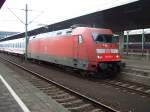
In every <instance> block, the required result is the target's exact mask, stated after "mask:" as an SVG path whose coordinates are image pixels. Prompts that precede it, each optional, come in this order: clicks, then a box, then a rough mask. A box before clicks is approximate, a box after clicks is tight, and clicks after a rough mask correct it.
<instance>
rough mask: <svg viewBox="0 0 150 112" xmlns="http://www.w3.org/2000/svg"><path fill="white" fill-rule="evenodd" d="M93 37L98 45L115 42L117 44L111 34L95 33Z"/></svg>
mask: <svg viewBox="0 0 150 112" xmlns="http://www.w3.org/2000/svg"><path fill="white" fill-rule="evenodd" d="M92 37H93V40H94V41H95V42H96V43H114V42H116V38H115V37H114V36H113V35H109V34H98V33H93V34H92Z"/></svg>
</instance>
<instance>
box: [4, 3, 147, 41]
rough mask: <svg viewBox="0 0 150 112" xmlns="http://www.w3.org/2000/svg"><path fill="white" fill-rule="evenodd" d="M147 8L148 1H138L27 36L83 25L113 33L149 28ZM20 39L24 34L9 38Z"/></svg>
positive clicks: (56, 24) (51, 26)
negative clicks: (105, 29) (110, 30)
mask: <svg viewBox="0 0 150 112" xmlns="http://www.w3.org/2000/svg"><path fill="white" fill-rule="evenodd" d="M149 7H150V1H149V0H140V1H137V2H133V3H130V4H126V5H122V6H118V7H114V8H111V9H107V10H103V11H98V12H95V13H91V14H88V15H83V16H80V17H76V18H72V19H69V20H65V21H61V22H58V23H54V24H50V25H48V26H46V27H47V28H44V27H41V28H38V29H34V30H31V31H29V32H28V35H35V34H38V33H43V32H48V31H54V30H60V29H66V28H69V27H70V26H72V25H73V24H85V25H89V26H93V27H99V28H109V29H112V30H113V32H123V31H125V30H132V29H141V28H149V27H150V14H149ZM20 37H24V33H21V34H19V35H14V36H12V37H11V38H20ZM3 40H6V39H3Z"/></svg>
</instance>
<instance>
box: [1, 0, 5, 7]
mask: <svg viewBox="0 0 150 112" xmlns="http://www.w3.org/2000/svg"><path fill="white" fill-rule="evenodd" d="M4 2H5V0H0V8H1V7H2V6H3V4H4Z"/></svg>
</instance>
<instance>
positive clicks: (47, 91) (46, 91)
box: [43, 90, 65, 96]
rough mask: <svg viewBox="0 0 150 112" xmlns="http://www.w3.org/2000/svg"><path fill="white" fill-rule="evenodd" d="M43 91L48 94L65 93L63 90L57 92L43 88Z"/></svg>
mask: <svg viewBox="0 0 150 112" xmlns="http://www.w3.org/2000/svg"><path fill="white" fill-rule="evenodd" d="M43 91H44V92H45V93H47V94H48V95H50V96H54V95H59V94H63V93H65V92H64V91H61V90H60V91H57V92H49V90H43Z"/></svg>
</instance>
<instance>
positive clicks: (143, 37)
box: [142, 29, 145, 56]
mask: <svg viewBox="0 0 150 112" xmlns="http://www.w3.org/2000/svg"><path fill="white" fill-rule="evenodd" d="M144 43H145V36H144V29H143V30H142V56H143V55H144Z"/></svg>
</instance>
